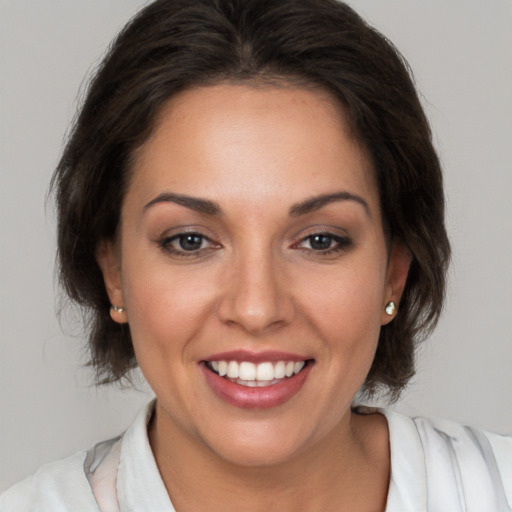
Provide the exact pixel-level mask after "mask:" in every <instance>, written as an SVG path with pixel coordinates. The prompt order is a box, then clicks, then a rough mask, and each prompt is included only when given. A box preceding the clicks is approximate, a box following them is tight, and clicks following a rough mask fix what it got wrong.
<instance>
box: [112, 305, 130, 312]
mask: <svg viewBox="0 0 512 512" xmlns="http://www.w3.org/2000/svg"><path fill="white" fill-rule="evenodd" d="M110 309H111V310H112V311H114V312H115V313H124V312H125V311H126V308H124V307H123V306H114V304H112V306H111V307H110Z"/></svg>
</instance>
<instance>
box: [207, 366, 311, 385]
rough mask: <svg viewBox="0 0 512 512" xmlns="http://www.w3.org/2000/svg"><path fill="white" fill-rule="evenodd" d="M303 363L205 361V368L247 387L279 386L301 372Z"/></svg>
mask: <svg viewBox="0 0 512 512" xmlns="http://www.w3.org/2000/svg"><path fill="white" fill-rule="evenodd" d="M305 364H306V362H305V361H276V362H270V361H266V362H262V363H259V364H256V363H252V362H250V361H228V360H220V361H207V362H206V367H207V368H208V369H209V370H211V371H212V372H214V373H216V374H217V375H219V376H220V377H224V378H225V379H227V380H229V381H231V382H234V383H236V384H239V385H241V386H247V387H252V388H255V387H267V386H273V385H275V384H279V383H280V382H283V381H284V380H286V379H289V378H291V377H293V376H294V375H297V374H298V373H300V372H301V371H302V369H303V368H304V366H305Z"/></svg>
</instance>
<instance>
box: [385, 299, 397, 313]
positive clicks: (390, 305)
mask: <svg viewBox="0 0 512 512" xmlns="http://www.w3.org/2000/svg"><path fill="white" fill-rule="evenodd" d="M385 311H386V315H389V316H391V315H392V314H393V313H394V312H395V311H396V305H395V303H394V302H393V301H392V300H391V301H389V302H388V303H387V304H386V308H385Z"/></svg>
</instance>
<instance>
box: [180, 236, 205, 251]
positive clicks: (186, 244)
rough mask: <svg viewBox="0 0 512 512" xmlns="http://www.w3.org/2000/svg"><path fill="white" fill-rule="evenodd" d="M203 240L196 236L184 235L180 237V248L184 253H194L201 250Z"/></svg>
mask: <svg viewBox="0 0 512 512" xmlns="http://www.w3.org/2000/svg"><path fill="white" fill-rule="evenodd" d="M202 241H203V239H202V238H201V237H200V236H198V235H186V236H182V237H180V247H181V248H182V249H183V250H184V251H196V250H197V249H200V248H201V243H202Z"/></svg>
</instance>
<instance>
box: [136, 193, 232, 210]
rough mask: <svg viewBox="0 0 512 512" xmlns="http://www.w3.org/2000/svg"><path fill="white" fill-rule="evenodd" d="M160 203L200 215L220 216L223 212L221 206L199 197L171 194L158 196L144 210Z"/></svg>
mask: <svg viewBox="0 0 512 512" xmlns="http://www.w3.org/2000/svg"><path fill="white" fill-rule="evenodd" d="M158 203H175V204H179V205H180V206H184V207H185V208H189V209H190V210H194V211H196V212H198V213H204V214H206V215H220V214H221V213H222V210H221V208H220V206H219V205H218V204H217V203H215V202H214V201H210V200H209V199H200V198H199V197H192V196H186V195H182V194H173V193H170V192H164V193H163V194H160V195H158V196H157V197H155V198H154V199H152V200H151V201H149V203H147V204H146V205H145V206H144V210H147V209H148V208H150V207H151V206H153V205H155V204H158Z"/></svg>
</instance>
